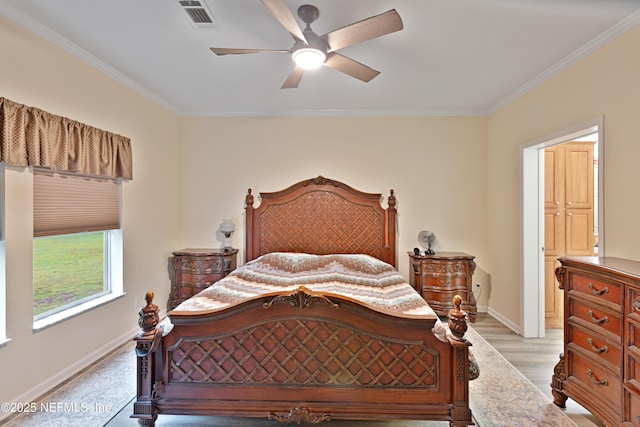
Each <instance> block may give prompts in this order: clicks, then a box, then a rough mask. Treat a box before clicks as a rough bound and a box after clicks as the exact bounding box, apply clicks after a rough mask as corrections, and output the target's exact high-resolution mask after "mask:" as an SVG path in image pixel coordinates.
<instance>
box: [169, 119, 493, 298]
mask: <svg viewBox="0 0 640 427" xmlns="http://www.w3.org/2000/svg"><path fill="white" fill-rule="evenodd" d="M486 122H487V121H486V118H482V117H466V118H465V117H458V118H443V117H306V118H305V117H262V118H185V119H183V120H182V133H181V137H180V139H181V141H182V144H183V145H182V148H183V157H182V161H183V167H182V177H183V187H182V202H183V205H184V207H185V210H184V213H183V232H182V238H183V239H184V240H183V243H184V245H187V246H210V245H215V246H218V245H219V244H220V242H219V241H217V240H216V239H215V231H216V229H217V227H218V226H219V225H220V223H221V222H222V220H223V219H224V218H232V219H233V221H234V222H235V224H236V228H237V232H236V233H235V235H234V246H235V247H239V248H243V247H244V229H243V221H244V216H243V212H244V211H243V210H244V198H245V195H246V193H247V189H248V188H252V189H253V191H254V193H255V194H257V193H258V192H260V191H266V192H270V191H277V190H280V189H283V188H285V187H287V186H289V185H291V184H293V183H295V182H298V181H301V180H303V179H308V178H314V177H316V176H318V175H322V176H325V177H328V178H332V179H337V180H339V181H342V182H345V183H347V184H349V185H351V186H353V187H355V188H357V189H359V190H362V191H366V192H371V193H382V194H383V196H384V197H385V201H384V203H383V206H385V207H386V198H387V197H388V195H389V190H390V189H393V190H394V191H395V194H396V197H397V200H398V205H397V207H398V230H399V239H398V254H399V255H398V268H399V270H400V272H401V273H403V274H404V275H405V277H407V278H408V277H409V276H408V273H409V262H408V256H407V255H406V252H407V251H411V250H412V249H413V248H414V247H416V246H419V245H418V241H417V236H418V232H419V231H420V230H425V229H426V230H431V231H433V232H434V233H435V234H436V236H437V238H438V241H437V245H436V247H435V249H436V250H437V251H438V250H443V251H447V250H448V251H464V252H468V253H470V254H473V255H475V256H476V257H477V260H476V261H477V264H478V269H477V274H476V277H475V278H474V280H475V281H477V282H478V283H481V285H485V284H486V281H487V277H486V271H487V270H486V263H487V259H486V257H485V246H486V230H485V227H484V224H485V223H486V212H487V208H486V195H487V193H486V183H485V177H486V136H485V135H486V134H487V128H486ZM257 205H258V201H256V206H257ZM483 303H484V305H486V300H484V302H483V301H482V300H481V301H480V305H483Z"/></svg>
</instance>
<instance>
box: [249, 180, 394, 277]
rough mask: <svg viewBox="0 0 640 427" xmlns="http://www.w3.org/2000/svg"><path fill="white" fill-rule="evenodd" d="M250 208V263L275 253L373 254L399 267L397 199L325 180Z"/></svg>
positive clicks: (300, 185)
mask: <svg viewBox="0 0 640 427" xmlns="http://www.w3.org/2000/svg"><path fill="white" fill-rule="evenodd" d="M260 198H261V203H260V206H258V207H257V208H254V207H253V202H254V196H253V194H252V192H251V189H249V191H248V194H247V197H246V207H245V212H246V215H245V220H246V224H245V231H246V258H245V259H246V261H250V260H252V259H255V258H257V257H259V256H260V255H264V254H267V253H270V252H305V253H312V254H318V255H325V254H331V253H349V254H355V253H359V254H367V255H371V256H373V257H375V258H378V259H380V260H382V261H384V262H387V263H389V264H391V265H393V266H395V265H396V217H397V213H396V198H395V195H394V194H393V190H391V193H390V195H389V198H388V202H387V203H388V208H387V209H384V208H383V207H382V206H381V204H380V203H381V200H382V195H381V194H373V193H364V192H362V191H358V190H356V189H354V188H352V187H350V186H348V185H346V184H344V183H342V182H339V181H335V180H332V179H328V178H324V177H322V176H319V177H317V178H313V179H308V180H305V181H301V182H298V183H297V184H294V185H292V186H290V187H289V188H286V189H284V190H281V191H277V192H273V193H260Z"/></svg>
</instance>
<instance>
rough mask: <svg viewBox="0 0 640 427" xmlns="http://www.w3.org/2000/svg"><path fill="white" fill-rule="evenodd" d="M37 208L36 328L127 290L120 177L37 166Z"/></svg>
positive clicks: (34, 190) (35, 246)
mask: <svg viewBox="0 0 640 427" xmlns="http://www.w3.org/2000/svg"><path fill="white" fill-rule="evenodd" d="M33 209H34V215H33V222H34V228H33V231H34V239H33V282H34V283H33V294H34V296H33V319H34V328H35V329H40V328H42V327H46V326H49V325H50V324H52V323H56V322H58V321H60V320H62V319H65V318H67V317H70V316H73V315H76V314H78V313H81V312H83V311H85V310H87V309H89V308H92V307H95V306H96V305H99V304H102V303H104V302H106V301H109V300H111V299H113V298H116V297H118V296H120V295H122V256H121V253H122V238H121V236H122V234H121V232H120V183H119V182H118V181H117V180H115V179H110V178H98V177H89V176H83V175H78V174H74V173H70V172H55V173H54V172H52V171H50V170H48V169H41V168H34V181H33Z"/></svg>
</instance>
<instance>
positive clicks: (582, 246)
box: [544, 142, 595, 328]
mask: <svg viewBox="0 0 640 427" xmlns="http://www.w3.org/2000/svg"><path fill="white" fill-rule="evenodd" d="M544 169H545V174H544V179H545V184H544V195H545V213H544V226H545V265H544V274H545V323H546V327H547V328H562V327H563V311H564V304H563V301H564V299H563V298H564V296H563V293H562V291H561V290H560V288H559V286H558V282H557V280H556V278H555V274H554V271H555V268H556V266H557V265H558V261H557V259H558V257H560V256H563V255H593V254H594V244H595V234H594V228H593V211H594V205H593V195H594V193H593V191H594V181H593V180H594V174H593V143H591V142H569V143H566V144H562V145H557V146H554V147H551V148H547V149H545V152H544Z"/></svg>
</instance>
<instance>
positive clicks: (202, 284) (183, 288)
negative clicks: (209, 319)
mask: <svg viewBox="0 0 640 427" xmlns="http://www.w3.org/2000/svg"><path fill="white" fill-rule="evenodd" d="M237 254H238V250H237V249H230V250H221V249H182V250H180V251H176V252H173V257H172V258H171V266H172V267H173V271H174V280H173V282H172V283H171V294H170V296H169V310H173V309H174V308H176V306H177V305H178V304H180V303H181V302H182V301H184V300H186V299H188V298H189V297H191V296H193V295H195V294H197V293H198V292H200V291H201V290H203V289H205V288H208V287H209V286H211V285H212V284H214V283H215V282H217V281H218V280H220V279H222V278H223V277H224V276H226V275H227V274H229V273H231V272H232V271H233V270H235V269H236V262H237V261H236V256H237Z"/></svg>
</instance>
